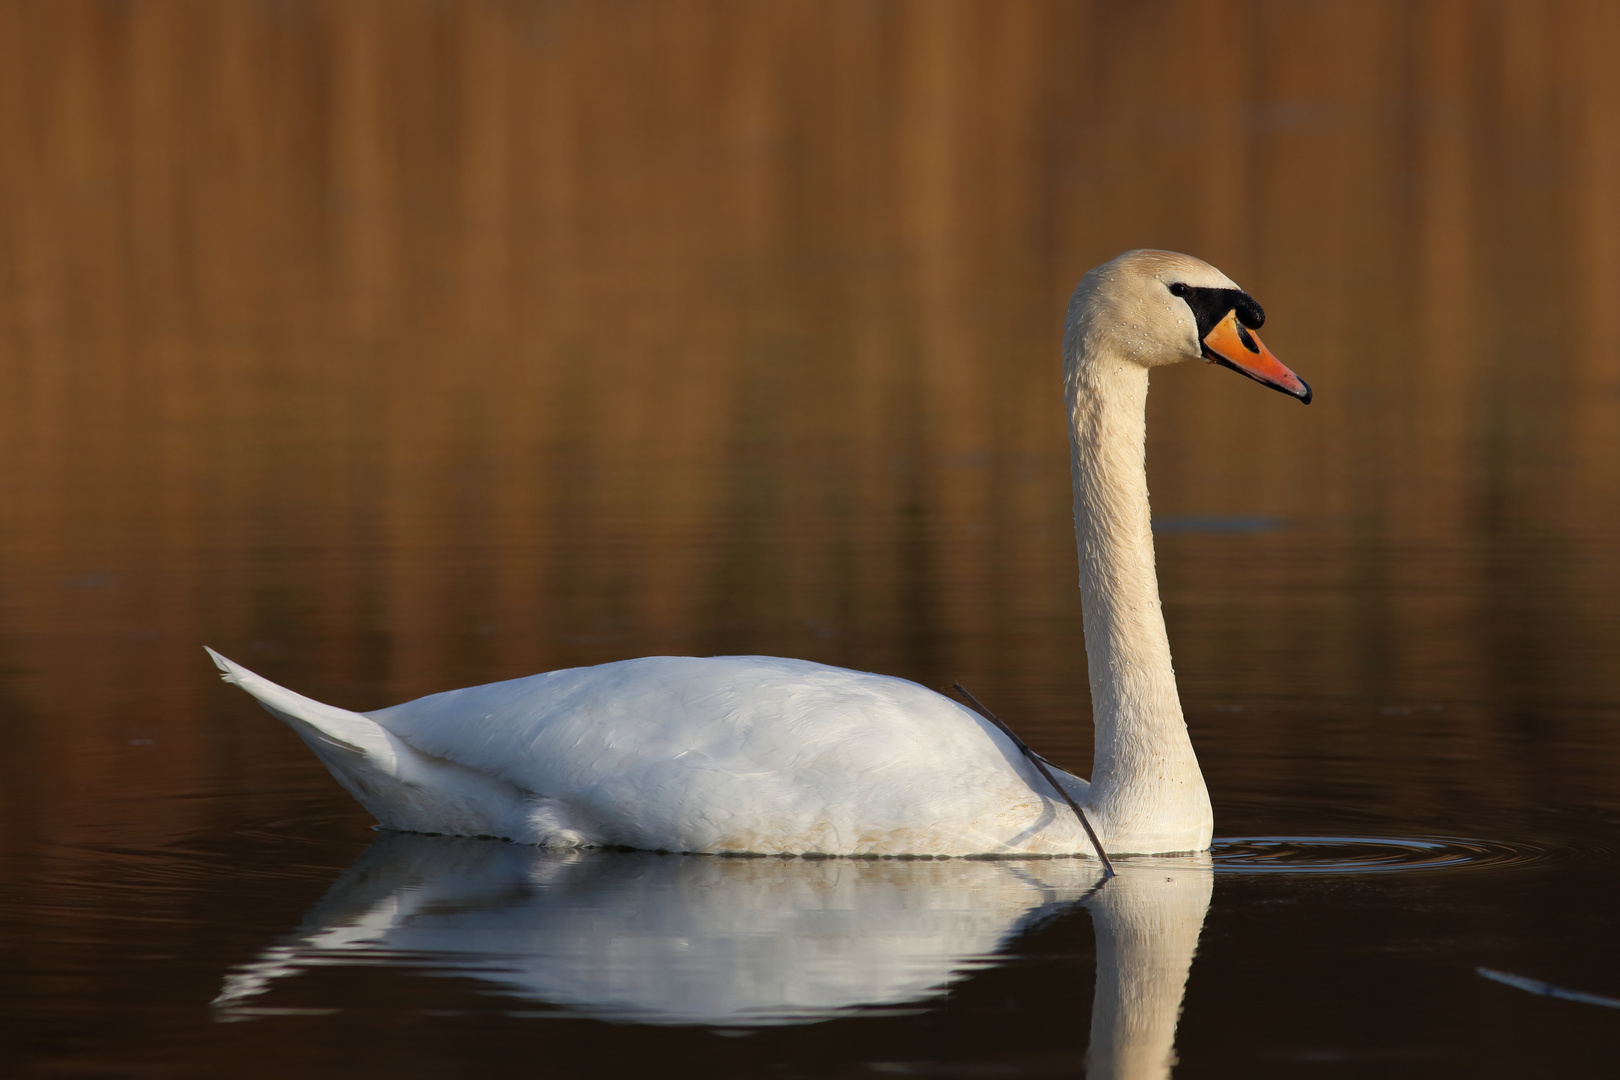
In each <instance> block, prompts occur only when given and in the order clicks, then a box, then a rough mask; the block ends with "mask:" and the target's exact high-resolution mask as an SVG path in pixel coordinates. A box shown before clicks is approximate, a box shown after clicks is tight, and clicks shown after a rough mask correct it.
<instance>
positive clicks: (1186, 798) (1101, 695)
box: [1066, 338, 1211, 853]
mask: <svg viewBox="0 0 1620 1080" xmlns="http://www.w3.org/2000/svg"><path fill="white" fill-rule="evenodd" d="M1078 344H1079V346H1080V347H1079V348H1075V349H1072V350H1071V351H1070V354H1069V362H1068V364H1067V365H1066V366H1067V369H1068V370H1067V372H1066V376H1067V378H1066V388H1067V396H1068V404H1069V412H1070V433H1071V447H1070V449H1071V463H1072V475H1073V482H1074V526H1075V538H1076V541H1077V544H1078V547H1079V556H1080V597H1081V605H1082V607H1083V611H1084V625H1085V637H1086V662H1087V666H1088V668H1089V672H1090V682H1091V702H1092V715H1093V722H1094V724H1095V726H1096V751H1095V758H1094V764H1093V771H1092V778H1091V783H1092V788H1091V796H1090V802H1091V803H1092V806H1093V808H1094V809H1095V810H1096V813H1097V817H1098V819H1099V821H1098V823H1097V824H1098V828H1099V832H1101V833H1104V834H1105V835H1104V836H1103V839H1104V842H1105V845H1106V846H1108V847H1109V849H1110V850H1117V851H1120V852H1121V853H1125V852H1133V851H1134V852H1155V851H1177V850H1201V849H1203V848H1204V847H1206V846H1208V842H1209V835H1210V829H1211V815H1210V809H1209V795H1208V793H1207V791H1206V790H1205V788H1204V781H1203V776H1202V774H1201V773H1200V771H1199V768H1198V760H1197V757H1196V755H1195V754H1194V753H1193V748H1192V743H1191V741H1190V740H1189V738H1188V736H1187V725H1186V722H1185V720H1184V719H1183V717H1182V712H1181V702H1180V699H1179V697H1178V696H1177V693H1176V678H1175V670H1174V668H1173V666H1172V664H1171V660H1170V642H1169V638H1168V636H1167V635H1166V633H1165V626H1164V614H1163V610H1162V608H1161V606H1160V602H1159V585H1158V579H1157V577H1156V575H1155V572H1154V560H1153V528H1152V515H1151V512H1150V509H1149V505H1148V489H1147V468H1146V459H1145V454H1146V411H1147V390H1148V369H1147V368H1146V367H1144V366H1142V365H1141V364H1139V363H1136V362H1134V361H1132V360H1130V359H1128V358H1125V357H1122V356H1116V355H1111V354H1110V351H1109V349H1108V348H1107V347H1106V344H1102V343H1097V342H1087V341H1085V340H1084V338H1082V339H1081V340H1080V342H1079V343H1078Z"/></svg>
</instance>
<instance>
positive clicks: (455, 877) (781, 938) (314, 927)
mask: <svg viewBox="0 0 1620 1080" xmlns="http://www.w3.org/2000/svg"><path fill="white" fill-rule="evenodd" d="M1118 871H1119V873H1118V875H1117V876H1116V877H1115V878H1114V879H1112V880H1110V881H1109V882H1107V884H1106V885H1103V884H1102V877H1101V873H1100V870H1099V868H1098V867H1097V865H1096V864H1095V863H1093V862H1091V861H1090V860H1086V859H1040V860H970V859H949V860H895V859H802V858H799V859H783V858H774V857H768V858H725V857H718V856H703V855H684V856H683V855H659V854H653V853H646V852H584V853H579V852H576V853H569V854H558V853H553V852H546V851H542V850H539V849H536V848H532V847H526V846H523V845H518V844H509V843H501V842H492V841H478V840H465V839H455V838H450V837H435V836H418V835H410V834H404V833H390V834H386V835H384V836H383V837H381V838H380V839H378V840H377V841H376V842H375V843H374V844H373V845H372V846H371V847H370V848H369V849H367V850H366V852H365V853H364V854H362V855H361V856H360V858H359V859H358V860H357V861H356V862H355V864H354V865H353V866H352V867H350V869H349V870H348V871H347V872H346V873H345V874H344V875H343V877H342V878H340V879H339V880H338V881H337V883H336V884H335V885H333V887H332V888H331V890H330V891H328V893H327V894H326V896H325V897H323V898H322V899H321V901H320V902H319V903H318V904H317V905H316V906H315V908H314V909H313V910H312V911H311V912H310V913H309V915H308V916H307V917H306V919H305V921H304V924H303V925H302V926H301V927H299V929H298V930H297V931H295V932H294V933H293V934H291V935H289V936H288V937H287V938H286V939H285V940H284V941H283V942H282V943H281V944H277V945H274V946H271V947H270V948H267V949H265V950H264V952H263V953H262V954H261V955H260V956H259V957H258V958H257V959H256V960H255V961H253V962H252V963H249V964H247V965H244V966H243V967H241V968H239V969H238V970H236V971H235V972H233V973H232V974H230V975H229V976H228V977H227V978H226V980H225V986H224V989H223V990H222V991H221V993H220V995H219V997H218V998H217V999H216V1000H215V1002H214V1004H215V1008H216V1010H217V1015H218V1016H219V1017H220V1018H221V1019H245V1018H247V1017H250V1016H255V1015H263V1014H264V1013H267V1012H277V1011H280V1010H275V1009H262V1008H260V1007H258V1004H257V1002H258V1001H259V999H260V995H262V994H264V993H265V992H266V991H267V990H269V989H270V987H271V986H272V984H273V983H275V982H276V981H277V980H281V979H285V978H287V977H289V976H292V975H296V974H298V973H299V972H301V971H303V970H307V969H309V968H313V967H329V966H334V965H369V966H377V965H390V964H394V965H399V966H402V967H408V968H411V969H413V970H419V971H432V972H438V973H443V974H450V975H459V976H467V977H473V978H477V979H481V980H486V981H487V982H488V983H489V984H491V990H492V992H496V993H501V994H504V995H508V996H510V997H514V998H518V999H523V1000H526V1001H531V1002H537V1003H544V1004H547V1005H552V1006H561V1007H564V1008H566V1009H567V1010H568V1011H569V1012H571V1013H573V1014H575V1015H583V1016H589V1017H594V1018H598V1019H607V1020H618V1021H623V1022H633V1023H642V1024H707V1025H715V1026H720V1027H725V1028H740V1027H752V1026H759V1025H769V1024H791V1023H807V1022H814V1021H818V1020H827V1019H831V1018H833V1017H835V1016H848V1015H851V1012H852V1011H853V1010H859V1009H861V1008H863V1007H864V1008H871V1007H874V1006H875V1007H883V1008H885V1010H892V1009H893V1008H894V1007H896V1006H907V1005H911V1006H916V1007H921V1008H926V1007H927V1005H928V1002H929V1001H930V999H932V998H937V997H939V996H941V995H943V994H944V993H945V992H946V991H947V990H948V988H949V987H950V986H951V984H953V983H955V982H958V981H960V980H962V979H964V978H966V977H968V976H970V975H971V974H972V973H973V971H974V970H976V969H979V968H983V967H987V966H993V965H994V964H996V963H997V962H998V961H999V958H1000V956H1001V954H1002V953H1003V952H1004V951H1005V950H1006V949H1007V947H1008V945H1009V944H1010V943H1011V942H1012V941H1013V940H1014V939H1016V938H1017V937H1018V936H1019V935H1020V934H1022V933H1024V932H1025V931H1026V930H1028V929H1030V928H1031V927H1033V926H1036V925H1038V924H1040V923H1042V922H1044V921H1046V920H1047V919H1048V918H1049V917H1051V916H1053V915H1055V914H1057V913H1059V912H1062V911H1065V910H1068V909H1070V908H1072V907H1074V906H1076V905H1080V904H1083V905H1085V906H1086V907H1088V908H1089V909H1090V911H1091V917H1092V921H1093V924H1094V927H1095V930H1096V935H1097V990H1096V996H1095V999H1094V1003H1093V1007H1092V1018H1091V1046H1090V1050H1089V1052H1088V1062H1089V1071H1090V1074H1091V1075H1092V1076H1119V1077H1131V1078H1136V1077H1154V1076H1167V1075H1168V1074H1169V1070H1170V1063H1171V1061H1172V1054H1173V1043H1174V1039H1175V1029H1176V1021H1177V1018H1178V1016H1179V1012H1180V1007H1181V998H1182V992H1183V989H1184V988H1185V986H1186V981H1187V974H1188V970H1189V968H1190V967H1191V964H1192V957H1193V951H1194V949H1195V948H1196V946H1197V943H1198V934H1199V931H1200V930H1201V929H1202V927H1203V922H1204V914H1205V912H1206V911H1207V910H1208V907H1209V898H1210V890H1211V885H1212V881H1213V877H1212V873H1211V864H1210V858H1209V855H1208V854H1207V853H1205V854H1203V855H1196V856H1182V857H1167V858H1147V859H1131V860H1122V861H1120V862H1119V863H1118Z"/></svg>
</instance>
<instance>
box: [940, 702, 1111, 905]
mask: <svg viewBox="0 0 1620 1080" xmlns="http://www.w3.org/2000/svg"><path fill="white" fill-rule="evenodd" d="M951 688H952V689H953V690H955V691H956V692H957V693H958V694H961V695H962V698H963V699H964V700H965V701H966V702H967V703H968V704H969V705H971V706H973V710H974V711H975V712H977V713H978V714H979V715H980V716H982V717H984V718H985V719H986V720H988V721H990V722H991V723H992V724H994V725H996V727H998V728H1000V729H1001V733H1002V734H1003V735H1005V736H1007V738H1009V739H1011V740H1012V742H1013V745H1014V746H1016V747H1018V750H1019V752H1020V753H1021V754H1023V755H1024V756H1025V757H1027V758H1029V763H1030V764H1031V765H1033V766H1035V768H1036V769H1037V770H1039V772H1040V774H1041V775H1042V776H1044V777H1046V782H1047V783H1048V784H1051V785H1052V790H1053V791H1056V792H1057V793H1058V794H1059V795H1061V796H1063V801H1064V802H1066V803H1068V804H1069V809H1070V810H1073V811H1074V816H1075V817H1077V818H1079V819H1080V827H1081V828H1083V829H1085V830H1086V836H1087V837H1089V838H1090V840H1091V846H1092V848H1093V849H1094V850H1095V851H1096V852H1097V858H1099V859H1101V860H1102V864H1103V880H1104V881H1107V880H1108V879H1109V878H1111V877H1113V876H1114V864H1113V863H1111V862H1109V861H1108V853H1107V852H1106V851H1104V850H1103V846H1102V841H1101V840H1098V839H1097V833H1096V830H1094V829H1093V828H1092V827H1091V822H1089V821H1087V820H1086V812H1085V811H1084V810H1082V809H1080V804H1079V803H1077V802H1075V801H1074V800H1073V799H1071V798H1070V797H1069V793H1068V792H1067V791H1065V790H1063V785H1062V784H1059V783H1058V782H1057V780H1056V779H1054V778H1053V776H1052V771H1051V770H1050V769H1048V768H1047V767H1046V762H1044V761H1042V760H1041V756H1040V755H1039V754H1037V753H1036V752H1035V751H1033V750H1031V749H1030V748H1029V744H1028V743H1026V742H1025V741H1024V740H1023V739H1020V738H1019V737H1018V736H1017V735H1016V734H1014V732H1013V729H1012V728H1010V727H1008V726H1007V725H1006V724H1004V723H1002V721H1001V718H1000V717H998V716H997V715H996V714H995V713H993V712H991V711H990V710H989V709H987V708H985V707H984V704H983V703H982V702H981V701H979V699H978V698H976V697H974V696H973V695H972V694H970V693H968V691H967V687H965V686H963V685H962V684H961V683H952V684H951Z"/></svg>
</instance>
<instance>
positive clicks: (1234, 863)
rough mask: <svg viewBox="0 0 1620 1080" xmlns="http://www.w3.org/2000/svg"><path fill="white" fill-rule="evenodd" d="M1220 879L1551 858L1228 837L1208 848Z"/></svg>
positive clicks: (1386, 842) (1482, 846) (1408, 841)
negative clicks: (1239, 875) (1233, 876)
mask: <svg viewBox="0 0 1620 1080" xmlns="http://www.w3.org/2000/svg"><path fill="white" fill-rule="evenodd" d="M1210 852H1211V854H1212V855H1213V856H1214V860H1215V872H1216V873H1218V874H1367V873H1388V872H1391V871H1404V870H1460V869H1483V868H1486V867H1504V866H1509V865H1524V864H1527V863H1534V862H1541V861H1543V860H1544V859H1547V858H1550V857H1551V853H1550V852H1548V851H1546V850H1544V849H1541V848H1536V847H1530V846H1526V845H1522V844H1504V843H1499V842H1497V841H1494V840H1476V839H1470V838H1466V837H1460V836H1402V837H1381V836H1227V837H1220V838H1217V839H1216V840H1215V842H1214V843H1213V844H1212V845H1211V848H1210Z"/></svg>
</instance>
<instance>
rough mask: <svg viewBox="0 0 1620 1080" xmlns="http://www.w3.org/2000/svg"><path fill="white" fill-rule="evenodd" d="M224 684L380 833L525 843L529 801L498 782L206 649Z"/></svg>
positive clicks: (519, 791) (360, 715)
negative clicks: (281, 727)
mask: <svg viewBox="0 0 1620 1080" xmlns="http://www.w3.org/2000/svg"><path fill="white" fill-rule="evenodd" d="M208 655H209V656H211V657H213V660H214V663H215V664H216V665H218V666H219V669H220V671H222V672H224V673H225V674H224V679H225V681H226V682H228V683H233V684H235V685H236V686H240V687H241V688H242V689H243V690H246V691H247V692H248V693H250V694H252V695H253V696H254V697H255V698H256V699H257V700H258V702H259V704H260V705H263V706H264V707H265V709H267V710H268V711H269V712H270V713H271V715H273V716H275V717H277V718H278V719H280V720H281V721H282V722H283V723H285V724H286V725H287V726H288V727H290V728H292V729H293V730H294V731H295V732H297V733H298V736H299V738H301V739H303V740H304V742H305V743H307V744H308V745H309V748H310V749H311V750H313V751H315V754H316V756H317V757H319V758H320V759H321V763H322V764H324V765H325V766H326V767H327V769H328V770H330V771H331V773H332V775H333V777H335V778H336V779H337V782H338V783H340V784H342V785H343V787H344V789H345V790H347V791H348V792H349V794H351V795H353V796H354V797H355V798H356V799H358V800H359V801H360V803H361V805H363V806H364V807H365V808H366V809H367V810H369V811H371V812H372V813H373V814H375V815H376V817H377V820H378V822H379V823H381V824H382V826H383V827H384V828H389V829H401V830H405V831H408V832H430V833H453V834H456V835H459V836H501V837H506V838H509V839H528V837H527V836H526V835H524V834H526V833H527V832H529V831H530V830H529V828H528V827H527V825H526V822H527V818H528V812H529V810H530V809H531V808H532V804H533V800H534V796H533V795H531V794H530V793H529V792H527V791H524V790H522V789H521V788H518V787H516V786H515V785H513V784H509V783H507V782H506V781H504V780H500V779H497V778H496V777H493V776H489V775H487V774H485V773H481V772H477V771H475V770H473V769H469V768H467V767H466V766H464V765H459V764H457V763H456V762H454V761H450V760H448V759H446V758H440V757H434V756H433V755H431V754H424V753H423V752H422V751H420V750H418V749H416V748H415V747H413V746H411V745H410V744H409V743H407V742H406V741H405V740H404V739H402V738H400V737H399V736H398V735H395V734H394V733H393V732H391V731H389V730H388V729H387V728H385V727H383V726H382V725H381V724H379V723H377V722H376V721H375V720H373V719H371V718H370V717H368V716H366V715H364V714H363V713H357V712H350V711H349V710H348V709H339V708H337V707H336V706H332V705H323V704H321V703H320V702H319V701H314V700H312V699H310V698H307V697H304V696H303V695H302V694H295V693H293V692H292V691H291V690H288V689H287V688H286V687H283V686H277V685H276V684H275V683H273V682H271V681H270V680H269V679H266V678H264V677H262V676H259V675H255V674H254V673H253V672H251V671H249V670H248V669H247V668H245V667H243V666H242V665H240V664H237V663H234V662H232V661H230V660H227V659H226V658H225V657H223V656H221V655H220V654H219V653H217V652H215V651H214V650H213V649H209V650H208Z"/></svg>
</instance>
